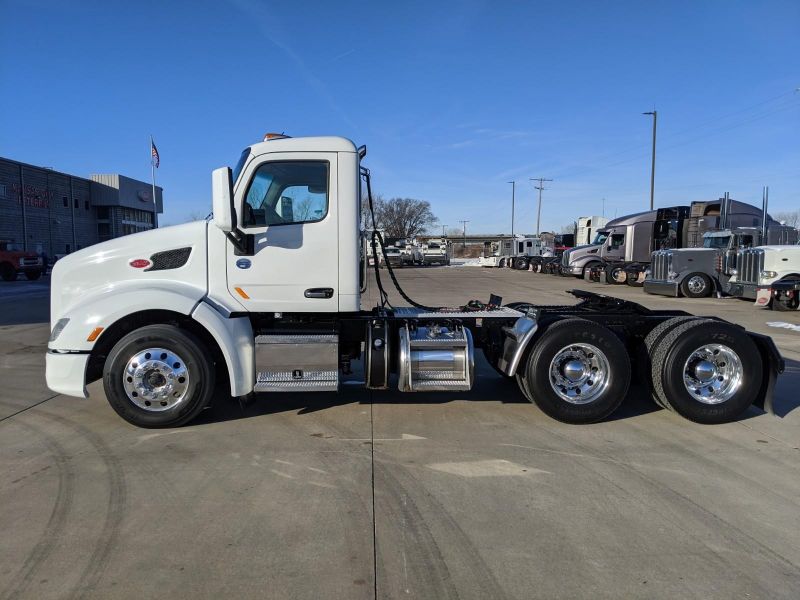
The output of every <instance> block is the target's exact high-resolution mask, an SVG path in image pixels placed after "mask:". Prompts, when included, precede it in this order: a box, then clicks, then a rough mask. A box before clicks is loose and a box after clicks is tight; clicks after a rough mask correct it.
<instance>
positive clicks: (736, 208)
mask: <svg viewBox="0 0 800 600" xmlns="http://www.w3.org/2000/svg"><path fill="white" fill-rule="evenodd" d="M723 206H727V211H726V213H725V215H721V211H722V210H723ZM721 217H722V218H723V220H720V219H721ZM612 223H613V226H612ZM612 223H609V224H608V225H607V226H606V227H607V229H608V230H609V235H608V239H607V240H606V242H605V244H604V245H603V247H602V248H601V250H600V255H601V260H602V263H601V264H599V265H595V266H594V267H592V269H590V270H589V273H588V275H587V276H586V279H588V280H591V281H599V282H601V283H610V284H625V283H627V284H629V285H632V286H637V287H638V286H642V285H643V284H644V280H645V278H646V273H647V270H648V269H649V267H650V259H651V257H652V253H653V252H654V251H656V250H669V249H676V248H697V247H700V246H702V245H703V235H704V234H705V232H706V231H715V230H718V229H720V228H721V224H722V223H725V224H726V226H728V227H748V226H752V227H757V226H759V224H760V223H761V211H760V210H759V209H758V208H756V207H754V206H752V205H750V204H746V203H744V202H737V201H736V200H731V199H730V198H728V197H727V194H726V197H725V198H720V199H718V200H714V201H697V202H692V204H691V205H690V206H673V207H669V208H659V209H657V210H653V211H646V212H642V213H638V214H634V215H629V216H627V217H623V218H621V219H617V220H615V221H613V222H612Z"/></svg>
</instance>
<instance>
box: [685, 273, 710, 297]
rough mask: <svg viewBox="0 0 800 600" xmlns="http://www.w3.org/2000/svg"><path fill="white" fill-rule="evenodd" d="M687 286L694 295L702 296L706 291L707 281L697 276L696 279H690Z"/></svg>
mask: <svg viewBox="0 0 800 600" xmlns="http://www.w3.org/2000/svg"><path fill="white" fill-rule="evenodd" d="M686 286H687V287H688V288H689V291H690V292H692V293H693V294H702V293H703V292H704V291H705V290H706V280H705V279H703V278H702V277H700V276H699V275H695V276H694V277H690V278H689V281H688V282H687V283H686Z"/></svg>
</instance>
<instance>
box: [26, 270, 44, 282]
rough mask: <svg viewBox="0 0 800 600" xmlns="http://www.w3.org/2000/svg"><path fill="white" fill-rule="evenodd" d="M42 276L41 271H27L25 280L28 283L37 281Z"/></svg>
mask: <svg viewBox="0 0 800 600" xmlns="http://www.w3.org/2000/svg"><path fill="white" fill-rule="evenodd" d="M41 276H42V272H41V271H25V279H27V280H28V281H36V280H37V279H39V278H40V277H41Z"/></svg>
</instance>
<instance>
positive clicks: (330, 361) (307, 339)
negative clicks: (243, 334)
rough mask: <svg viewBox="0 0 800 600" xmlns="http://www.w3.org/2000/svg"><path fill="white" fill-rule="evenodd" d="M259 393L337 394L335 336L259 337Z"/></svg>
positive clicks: (337, 372) (336, 342) (337, 365)
mask: <svg viewBox="0 0 800 600" xmlns="http://www.w3.org/2000/svg"><path fill="white" fill-rule="evenodd" d="M255 342H256V385H255V388H254V390H255V391H256V392H293V391H304V392H335V391H336V390H337V389H338V388H339V336H338V335H336V334H318V333H309V334H296V333H293V334H285V335H281V334H269V335H259V336H257V337H256V339H255Z"/></svg>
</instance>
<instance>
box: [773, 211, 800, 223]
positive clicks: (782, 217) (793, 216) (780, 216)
mask: <svg viewBox="0 0 800 600" xmlns="http://www.w3.org/2000/svg"><path fill="white" fill-rule="evenodd" d="M775 220H776V221H781V222H783V223H785V224H786V225H788V226H789V227H797V226H798V225H800V210H789V211H785V212H779V213H775Z"/></svg>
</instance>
